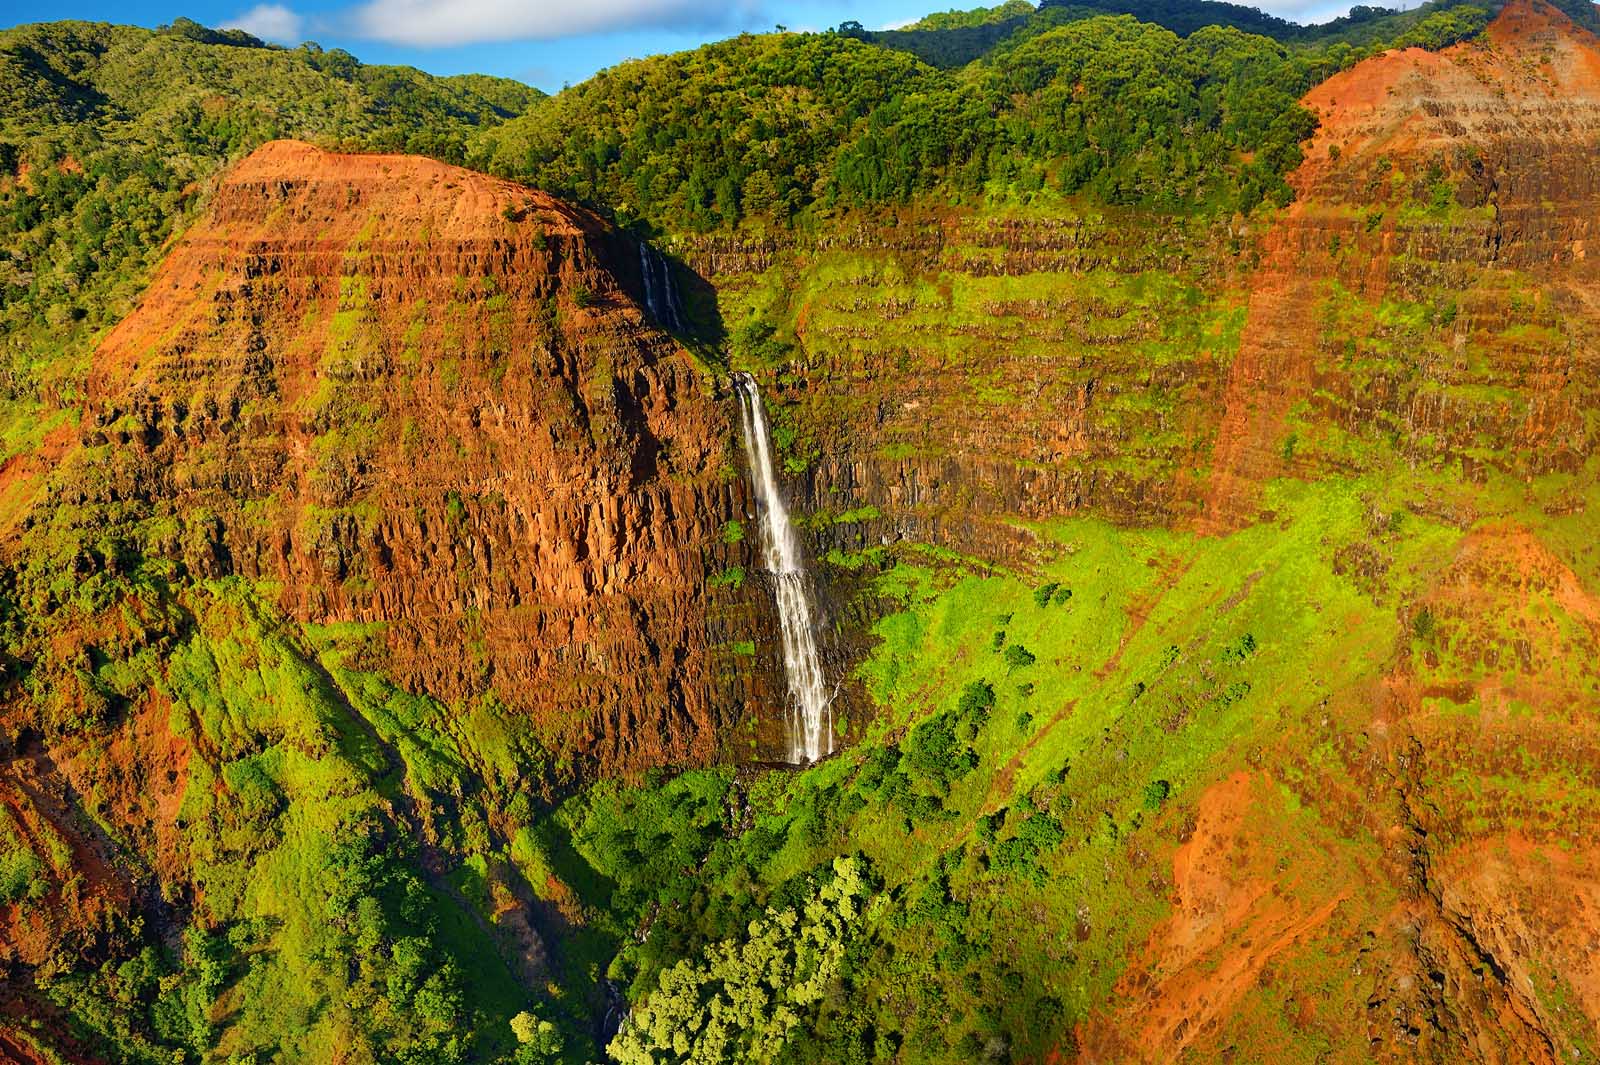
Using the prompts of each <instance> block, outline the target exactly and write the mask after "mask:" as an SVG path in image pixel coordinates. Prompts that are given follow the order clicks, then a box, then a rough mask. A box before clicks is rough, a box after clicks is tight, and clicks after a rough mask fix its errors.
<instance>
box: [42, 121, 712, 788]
mask: <svg viewBox="0 0 1600 1065" xmlns="http://www.w3.org/2000/svg"><path fill="white" fill-rule="evenodd" d="M609 239H610V238H608V236H607V234H606V232H605V230H604V227H603V225H602V223H601V222H600V221H599V220H598V219H596V218H595V217H594V216H592V215H590V214H588V213H586V212H583V211H580V210H577V209H574V208H572V207H569V206H567V205H564V204H562V203H559V202H557V201H555V200H553V199H551V198H549V197H547V196H544V195H542V194H540V193H537V192H534V191H532V190H529V189H527V188H523V187H521V186H517V185H514V184H511V183H507V182H503V181H497V180H494V179H492V178H489V177H486V176H484V175H481V174H476V173H472V172H469V171H465V170H461V169H458V168H454V167H450V166H446V165H443V164H440V163H436V162H432V161H429V160H425V159H421V158H415V157H406V156H351V155H334V154H329V153H327V152H323V151H319V150H317V149H315V148H312V147H310V146H307V145H304V144H299V143H293V142H276V143H272V144H268V145H266V146H264V147H262V148H261V149H259V150H258V151H256V152H255V153H253V154H252V155H251V156H250V157H249V158H247V159H246V160H244V161H243V162H242V163H241V164H239V165H238V166H237V167H236V168H235V169H234V170H233V171H232V172H230V173H229V174H228V175H227V177H226V178H225V179H224V181H223V183H222V186H221V187H220V188H219V189H218V190H217V193H216V196H215V200H214V204H213V206H212V209H211V211H210V213H209V215H208V216H207V217H206V218H204V219H203V220H201V221H200V222H199V223H198V224H196V225H195V226H194V227H193V228H192V229H191V230H190V231H189V232H188V233H187V234H186V235H185V236H184V237H183V239H182V240H181V241H180V242H179V243H178V244H177V246H176V247H175V248H174V249H173V250H172V252H171V254H170V255H169V257H168V259H167V260H166V262H165V264H164V265H163V266H162V268H161V270H160V272H159V274H158V275H157V277H156V279H155V281H154V282H153V284H152V285H151V287H150V290H149V292H148V293H147V295H146V296H145V298H144V300H143V302H142V304H141V305H140V307H139V308H138V309H137V310H136V311H135V313H133V314H132V315H131V316H130V317H129V318H128V319H127V320H126V321H124V322H123V323H122V324H121V325H120V326H119V327H118V328H117V329H116V330H115V331H114V332H113V333H112V334H111V335H110V336H109V337H108V338H107V340H106V341H105V343H104V345H103V346H102V348H101V349H100V351H99V353H98V355H97V363H96V366H95V369H94V372H93V375H92V379H91V384H90V396H89V402H88V409H89V410H90V411H91V412H92V413H91V416H90V418H89V419H88V422H87V423H86V425H85V427H84V430H83V434H82V435H83V441H82V443H83V447H82V449H81V451H80V453H79V454H78V455H76V456H75V459H74V461H76V462H77V463H78V464H79V467H80V469H82V470H84V471H87V472H86V475H85V476H81V477H76V478H67V479H66V480H65V481H64V483H66V484H68V485H71V486H73V487H70V488H67V489H65V491H67V492H80V493H85V494H86V498H87V497H94V498H98V499H101V500H104V499H113V500H130V501H137V502H139V503H140V504H142V505H143V506H144V508H145V510H146V511H148V512H149V513H152V514H157V513H159V514H167V515H170V516H171V517H172V518H173V519H174V520H173V523H172V524H171V526H170V530H171V531H170V534H169V535H168V537H167V542H166V543H164V544H159V545H157V546H158V547H159V548H160V549H161V550H163V551H164V552H168V553H171V554H173V555H177V556H180V557H182V558H183V560H184V561H185V563H186V564H187V566H188V568H189V569H190V570H191V571H193V572H195V573H198V574H201V575H206V576H221V575H227V574H237V575H241V576H243V577H246V578H249V579H252V580H256V581H265V582H270V587H272V588H274V589H276V595H277V598H278V601H279V603H280V604H281V607H282V608H283V609H284V610H285V611H286V612H287V613H289V614H290V615H291V616H293V617H296V618H298V619H302V620H308V621H316V622H360V623H366V624H368V625H370V626H371V630H370V632H371V634H372V635H371V638H370V640H369V648H370V656H371V661H370V662H369V664H370V665H373V666H374V667H376V668H379V669H380V670H382V671H383V672H385V673H387V674H389V675H390V676H392V677H394V678H396V679H398V680H399V681H400V682H401V683H403V684H405V685H406V686H408V687H411V688H413V689H415V690H419V691H425V692H427V693H429V694H431V695H434V696H436V697H438V698H440V699H443V700H446V701H453V700H469V699H474V698H478V697H481V696H484V695H486V694H491V693H492V694H493V695H494V696H495V697H497V698H499V699H500V700H501V701H502V702H504V703H506V704H508V705H509V706H510V707H512V708H513V709H514V710H516V711H518V712H521V713H525V714H528V715H531V716H532V717H533V718H534V719H536V720H537V721H538V722H539V723H540V726H541V732H542V735H543V737H544V739H545V741H546V742H547V744H548V745H549V747H550V748H551V749H552V750H553V751H556V752H559V753H561V754H563V755H575V756H578V757H580V759H581V758H588V759H592V760H593V761H594V762H595V763H598V764H600V765H602V766H606V767H612V768H617V767H624V768H625V767H633V766H640V765H644V764H654V763H659V762H662V761H675V762H683V761H701V760H704V759H706V758H708V757H710V756H711V754H712V753H713V751H714V750H715V747H716V742H717V741H716V730H715V729H714V727H713V724H714V722H713V717H714V714H713V709H712V705H711V703H712V699H711V696H710V685H711V678H710V666H709V663H708V658H707V647H706V635H705V633H706V626H705V618H704V611H703V603H702V601H701V595H702V592H701V589H702V588H703V587H704V577H705V566H706V562H705V559H704V557H703V554H704V551H706V550H709V549H711V548H712V546H713V545H716V544H718V538H717V537H716V535H715V533H716V530H717V528H718V527H719V526H720V524H721V522H722V521H723V520H724V519H725V514H724V512H725V511H726V510H728V500H729V499H730V498H731V496H730V492H732V491H733V490H734V489H733V488H731V487H730V482H728V481H727V480H725V479H724V478H723V477H720V476H719V475H718V471H719V469H721V468H722V467H723V466H724V463H723V462H722V454H723V449H724V447H725V441H726V440H727V439H728V433H729V429H728V426H727V424H726V422H725V420H724V417H723V414H722V412H721V411H720V410H719V409H718V407H717V406H716V405H715V404H714V403H713V402H712V397H711V396H710V395H709V393H708V391H707V388H706V386H705V385H704V384H702V382H701V380H700V379H699V377H698V376H697V374H696V372H695V371H694V370H693V369H692V366H691V364H690V362H689V360H688V358H687V357H686V356H685V355H684V354H683V353H682V352H681V350H680V349H678V348H677V346H676V344H675V343H673V342H672V340H671V339H670V337H668V336H667V335H666V334H664V333H663V332H661V331H660V330H658V329H657V328H655V327H654V326H653V325H652V324H651V323H649V322H648V320H647V319H645V318H644V317H643V316H642V315H641V313H640V311H639V310H638V308H637V307H636V306H634V304H633V303H632V302H631V300H630V299H629V298H628V297H627V296H626V295H625V293H624V292H623V291H622V290H621V288H620V287H619V284H618V282H617V281H616V279H615V278H614V277H613V276H612V274H611V273H610V272H609V271H608V270H607V268H606V262H607V254H608V253H607V245H608V240H609Z"/></svg>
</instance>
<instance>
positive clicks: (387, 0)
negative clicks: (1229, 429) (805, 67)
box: [0, 0, 1348, 92]
mask: <svg viewBox="0 0 1600 1065" xmlns="http://www.w3.org/2000/svg"><path fill="white" fill-rule="evenodd" d="M983 2H987V3H998V2H999V0H970V2H968V3H962V4H961V5H960V6H962V7H975V6H978V5H979V3H983ZM1243 2H1246V3H1248V2H1249V0H1243ZM949 6H951V0H942V2H941V0H265V2H263V0H50V2H49V4H48V7H45V6H43V5H39V4H38V3H37V2H36V0H0V26H10V25H15V24H16V23H19V22H32V21H35V20H37V19H43V18H49V19H60V18H77V19H90V20H94V21H105V22H132V23H136V24H138V25H141V26H158V25H161V24H162V23H165V22H171V21H172V20H173V19H174V18H176V17H178V16H180V15H185V16H188V17H189V18H192V19H194V20H195V21H197V22H202V23H205V24H206V25H208V26H241V27H243V28H244V29H248V30H249V31H250V32H252V33H254V34H256V35H257V36H260V37H264V38H266V39H268V40H272V41H276V42H278V43H280V44H289V45H294V44H299V43H300V42H301V41H305V40H314V41H317V42H318V43H320V44H321V45H322V46H323V47H325V48H334V47H338V48H344V49H346V50H347V51H349V52H351V53H353V54H354V55H355V56H356V57H358V58H359V59H361V60H363V61H364V62H368V63H405V64H409V65H411V66H415V67H420V68H421V69H423V70H426V71H429V72H430V73H434V74H464V73H482V74H500V75H504V76H506V77H511V78H517V79H519V80H521V81H526V82H528V83H530V84H533V85H537V86H538V87H539V88H541V89H545V90H547V91H550V92H554V91H556V90H557V89H560V88H561V86H562V84H563V83H565V82H574V83H576V82H579V81H582V80H583V79H584V78H586V77H588V76H589V75H590V74H593V73H594V72H595V71H596V70H599V69H601V68H602V67H607V66H610V65H612V64H614V63H617V62H620V61H622V60H624V59H628V58H634V57H639V56H645V55H653V54H655V53H658V52H670V51H677V50H679V49H683V48H693V47H695V46H696V45H699V44H703V43H705V42H706V41H712V40H717V39H719V38H722V37H727V36H729V35H731V34H734V33H738V32H740V31H741V30H770V29H772V28H773V26H774V25H777V24H782V25H785V26H788V27H789V28H790V29H824V28H827V27H829V26H835V25H837V24H839V23H840V22H843V21H844V20H846V19H856V20H858V21H860V22H861V23H862V24H863V25H865V26H867V27H869V28H873V29H877V28H882V27H886V26H895V25H900V24H904V23H905V22H908V21H911V20H913V19H916V18H918V17H919V16H921V15H923V14H926V13H927V12H928V11H932V10H940V9H942V8H946V7H949ZM1262 6H1263V7H1265V8H1266V9H1268V10H1271V11H1273V12H1274V13H1276V14H1280V15H1283V16H1285V17H1287V18H1293V19H1296V20H1297V21H1305V20H1307V19H1322V18H1326V17H1329V16H1330V15H1333V14H1338V13H1341V12H1342V11H1343V10H1344V9H1345V8H1346V7H1347V6H1348V5H1347V4H1346V5H1339V4H1337V3H1333V4H1330V3H1329V2H1328V0H1268V2H1266V3H1263V4H1262Z"/></svg>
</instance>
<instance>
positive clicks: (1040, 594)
mask: <svg viewBox="0 0 1600 1065" xmlns="http://www.w3.org/2000/svg"><path fill="white" fill-rule="evenodd" d="M1059 587H1061V585H1060V583H1059V582H1057V581H1051V582H1050V583H1049V584H1041V585H1039V587H1037V588H1035V589H1034V590H1033V601H1034V604H1035V605H1036V606H1038V607H1039V608H1040V609H1041V610H1042V609H1044V608H1045V607H1047V606H1049V605H1050V599H1051V597H1053V596H1054V595H1055V594H1056V589H1057V588H1059Z"/></svg>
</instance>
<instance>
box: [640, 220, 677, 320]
mask: <svg viewBox="0 0 1600 1065" xmlns="http://www.w3.org/2000/svg"><path fill="white" fill-rule="evenodd" d="M639 278H640V283H641V284H642V285H643V286H644V305H645V307H646V308H647V309H648V310H649V311H650V317H652V318H654V319H655V320H656V321H657V322H659V323H660V324H661V325H664V326H666V327H667V328H668V329H670V330H672V331H673V332H675V333H681V332H683V319H682V317H681V316H680V315H679V314H678V287H677V285H675V284H674V283H673V281H672V267H671V266H670V265H668V263H667V258H666V256H664V255H662V254H661V253H660V252H659V251H657V250H656V249H654V248H652V247H651V246H650V245H649V244H648V243H647V242H645V241H642V240H641V241H640V242H639Z"/></svg>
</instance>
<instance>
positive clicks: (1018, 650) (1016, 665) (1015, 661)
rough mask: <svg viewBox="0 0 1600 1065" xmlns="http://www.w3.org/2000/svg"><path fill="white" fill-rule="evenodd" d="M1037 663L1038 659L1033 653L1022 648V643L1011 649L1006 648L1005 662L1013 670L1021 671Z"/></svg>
mask: <svg viewBox="0 0 1600 1065" xmlns="http://www.w3.org/2000/svg"><path fill="white" fill-rule="evenodd" d="M1035 661H1036V659H1035V658H1034V656H1033V652H1032V651H1030V650H1028V649H1027V648H1026V647H1024V646H1022V645H1021V644H1020V643H1014V644H1012V645H1011V646H1010V647H1007V648H1006V653H1005V662H1006V665H1007V666H1009V667H1010V668H1012V669H1021V668H1022V667H1024V666H1031V665H1033V663H1034V662H1035Z"/></svg>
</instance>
